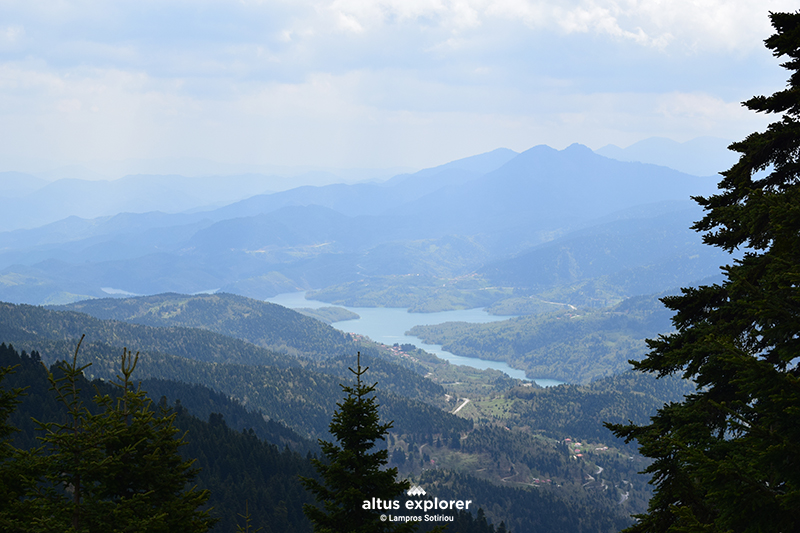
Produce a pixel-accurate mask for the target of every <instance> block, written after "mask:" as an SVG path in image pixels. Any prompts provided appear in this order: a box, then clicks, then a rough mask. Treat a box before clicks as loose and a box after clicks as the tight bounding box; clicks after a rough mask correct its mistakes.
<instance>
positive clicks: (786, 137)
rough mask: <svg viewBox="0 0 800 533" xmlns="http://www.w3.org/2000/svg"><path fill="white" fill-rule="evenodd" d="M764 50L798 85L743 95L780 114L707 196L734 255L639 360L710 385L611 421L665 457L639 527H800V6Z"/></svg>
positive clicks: (720, 236)
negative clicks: (627, 420)
mask: <svg viewBox="0 0 800 533" xmlns="http://www.w3.org/2000/svg"><path fill="white" fill-rule="evenodd" d="M770 18H771V21H772V25H773V27H774V28H775V30H776V33H775V34H774V35H773V36H771V37H770V38H769V39H767V40H766V41H765V42H766V45H767V47H768V48H769V49H771V50H772V51H773V54H774V55H775V56H777V57H786V58H788V60H787V61H786V62H785V63H783V65H782V66H783V67H785V68H786V69H788V70H789V71H790V72H791V76H790V79H789V83H788V87H787V88H786V89H785V90H782V91H779V92H777V93H775V94H773V95H772V96H769V97H765V96H758V97H755V98H752V99H751V100H749V101H747V102H745V105H746V106H747V107H748V108H750V109H752V110H754V111H757V112H765V113H777V114H781V115H782V116H781V118H780V120H779V121H776V122H774V123H773V124H771V125H770V126H769V127H768V129H767V130H766V131H764V132H763V133H753V134H751V135H750V136H748V137H747V138H746V139H745V140H744V141H742V142H738V143H734V144H733V145H731V149H732V150H735V151H737V152H739V153H740V154H741V156H740V159H739V161H738V162H737V163H736V164H735V165H734V166H733V167H732V168H731V169H730V170H728V171H727V172H723V173H722V174H723V179H722V181H721V182H720V184H719V187H720V192H719V193H717V194H715V195H712V196H710V197H707V198H703V197H699V198H696V200H697V201H698V202H699V203H700V205H702V206H703V208H704V209H705V210H706V214H705V216H704V218H703V219H702V220H700V221H699V222H697V223H696V224H695V226H694V228H695V229H696V230H698V231H703V232H706V233H705V235H704V241H705V242H706V243H707V244H711V245H714V246H719V247H721V248H723V249H725V250H727V251H733V250H735V249H737V248H739V247H744V248H745V253H744V256H743V258H742V259H741V260H736V261H734V262H733V264H732V265H729V266H727V267H724V268H723V272H724V276H725V278H724V281H723V282H722V283H721V284H720V285H712V286H702V287H698V288H691V289H683V291H682V295H680V296H675V297H670V298H665V299H664V303H665V304H666V305H667V307H669V308H670V309H672V310H674V311H676V314H675V316H674V318H673V323H674V325H675V327H676V330H677V331H676V332H675V333H674V334H670V335H666V336H660V337H659V338H658V339H656V340H652V341H649V346H650V348H651V349H652V351H651V353H650V354H649V355H648V356H647V358H645V359H644V360H642V361H641V362H638V363H634V366H635V367H636V368H637V369H639V370H642V371H645V372H652V373H655V374H658V375H659V376H665V375H670V374H682V375H683V376H684V377H686V378H689V379H693V380H695V382H696V383H697V386H698V392H696V393H695V394H692V395H690V396H688V397H686V398H685V400H684V401H683V402H681V403H673V404H669V405H666V406H664V407H663V408H662V409H661V410H660V411H659V412H658V414H657V415H656V416H655V417H653V418H652V419H651V423H650V424H649V425H646V426H641V427H638V426H635V425H626V426H622V425H614V426H610V427H611V428H612V429H613V430H614V431H615V433H616V434H617V435H618V436H623V437H625V438H626V439H627V440H632V439H636V440H638V442H639V444H640V446H641V452H642V453H643V454H644V455H646V456H648V457H652V458H653V459H655V461H654V462H653V464H652V465H651V466H650V467H649V468H648V469H647V472H650V473H652V474H653V480H652V483H654V484H655V485H656V492H655V495H654V497H653V498H652V500H651V502H650V506H649V509H648V512H647V514H644V515H641V516H639V517H638V518H639V522H638V523H637V524H636V525H634V526H633V527H631V528H630V529H629V530H628V531H632V532H645V531H647V532H661V531H706V532H723V531H724V532H749V531H752V532H757V531H758V532H761V531H784V532H786V531H796V530H797V527H798V524H800V456H799V455H798V454H797V446H796V443H797V442H800V379H799V378H800V368H798V357H800V13H773V14H770Z"/></svg>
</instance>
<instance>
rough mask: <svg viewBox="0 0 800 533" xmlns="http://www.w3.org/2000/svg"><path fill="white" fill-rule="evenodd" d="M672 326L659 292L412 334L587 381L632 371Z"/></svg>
mask: <svg viewBox="0 0 800 533" xmlns="http://www.w3.org/2000/svg"><path fill="white" fill-rule="evenodd" d="M670 329H671V324H670V313H669V312H668V311H667V310H666V309H665V308H664V306H663V304H661V302H659V301H658V296H641V297H636V298H631V299H628V300H625V301H623V302H621V303H620V304H618V305H617V306H615V307H612V308H603V309H590V308H570V307H567V308H565V309H562V310H560V311H556V312H553V313H548V314H539V315H532V316H523V317H519V318H513V319H509V320H504V321H501V322H491V323H487V324H470V323H466V322H448V323H445V324H439V325H435V326H415V327H414V328H412V329H411V331H410V332H409V334H411V335H415V336H417V337H419V338H421V339H423V340H424V341H425V342H428V343H431V344H441V345H442V346H443V348H444V349H445V350H448V351H450V352H453V353H457V354H460V355H463V356H466V357H479V358H482V359H489V360H496V361H505V362H507V363H508V364H509V365H511V366H512V367H514V368H521V369H524V370H525V372H526V373H527V375H528V376H536V377H543V378H553V379H559V380H564V381H569V382H572V383H581V382H583V383H587V382H589V381H591V380H592V379H594V378H597V377H600V376H609V375H612V374H617V373H620V372H624V371H626V370H628V369H629V368H630V365H629V363H628V361H629V360H631V359H640V358H641V357H643V356H644V354H645V352H646V350H647V346H646V345H645V342H644V340H645V339H647V338H652V337H655V336H657V335H658V334H661V333H667V332H668V331H670Z"/></svg>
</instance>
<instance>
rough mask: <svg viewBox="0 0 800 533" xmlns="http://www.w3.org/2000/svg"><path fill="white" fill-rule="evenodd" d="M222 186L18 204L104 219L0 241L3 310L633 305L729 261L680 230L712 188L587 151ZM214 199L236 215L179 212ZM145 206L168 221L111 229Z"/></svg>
mask: <svg viewBox="0 0 800 533" xmlns="http://www.w3.org/2000/svg"><path fill="white" fill-rule="evenodd" d="M5 178H8V179H7V180H6V181H5V182H4V183H5V184H6V185H5V186H6V188H7V189H9V190H11V189H14V188H15V187H16V189H14V190H17V191H21V190H22V189H24V187H22V186H23V185H24V183H25V182H24V180H21V177H20V176H19V175H16V174H14V175H6V176H5ZM228 183H231V182H229V181H227V180H226V181H224V182H223V181H220V180H216V181H215V180H213V179H211V178H208V179H204V180H200V181H191V180H189V179H188V178H182V177H180V176H170V177H154V176H140V177H137V178H134V177H130V178H126V179H124V180H118V181H116V182H102V183H99V184H98V183H96V182H76V181H74V180H73V181H66V180H62V181H59V182H54V183H51V184H49V185H46V186H44V187H42V188H40V189H38V190H36V191H35V192H33V193H31V194H28V195H23V196H21V197H20V198H18V200H17V201H15V202H12V203H11V204H12V205H11V206H10V208H9V209H8V210H6V211H5V215H6V216H10V215H9V213H11V214H13V213H16V214H17V215H16V216H18V218H19V220H23V219H25V216H28V218H27V219H28V220H32V219H33V218H35V217H36V216H40V215H38V214H36V213H41V212H44V213H47V216H50V217H58V216H61V215H63V214H65V213H66V212H68V211H69V210H70V209H74V208H75V207H76V206H78V207H80V206H86V207H85V209H86V212H87V213H97V212H99V211H103V210H104V211H105V212H106V213H109V214H108V215H107V216H101V217H96V218H90V217H81V218H78V217H75V216H69V217H66V218H62V219H61V220H58V221H55V222H52V223H49V224H46V225H42V226H39V227H37V228H34V229H25V230H22V229H20V230H14V231H7V232H2V233H0V300H6V301H10V302H20V303H35V304H41V303H53V304H56V303H67V302H71V301H76V300H80V299H85V298H97V297H105V296H108V295H109V294H155V293H163V292H180V293H197V292H201V291H214V290H223V291H226V292H231V293H235V294H241V295H244V296H249V297H254V298H262V299H263V298H266V297H270V296H273V295H275V294H278V293H281V292H289V291H295V290H306V289H322V288H326V287H330V286H335V285H339V284H347V283H350V284H353V283H355V284H359V283H366V282H367V280H370V279H373V278H376V277H381V279H384V281H386V279H388V283H390V284H391V283H392V281H391V276H408V275H421V276H428V277H430V276H433V277H434V278H448V277H458V276H465V275H477V276H479V277H480V278H481V279H483V281H484V282H485V284H486V285H487V286H488V285H498V284H499V285H503V286H507V287H509V288H513V289H520V290H523V291H528V292H530V291H539V290H547V289H552V288H553V287H555V286H558V285H570V284H574V283H575V282H579V281H582V280H587V279H592V278H596V277H598V276H601V277H602V276H604V277H605V278H604V279H605V280H606V281H605V282H604V283H611V284H612V285H614V286H615V287H616V288H615V289H614V290H612V291H611V292H612V293H615V294H617V295H618V296H620V297H624V296H630V295H633V294H635V293H637V291H642V292H645V293H651V292H653V291H656V290H663V289H665V288H669V287H674V286H675V284H681V283H685V282H687V281H693V280H694V279H699V278H700V277H706V276H708V275H711V274H712V273H713V272H715V269H716V268H717V267H718V266H719V264H720V261H721V258H720V256H719V254H715V253H713V252H712V251H710V249H708V248H707V247H704V246H701V245H700V239H699V236H698V235H696V234H695V233H694V232H692V231H689V230H687V227H688V225H689V224H690V223H691V222H692V220H693V219H696V218H697V217H699V216H700V213H699V211H697V209H694V211H691V209H692V207H691V205H692V204H691V203H690V201H689V197H690V196H691V195H707V194H710V193H713V191H714V190H715V185H716V178H713V177H697V176H692V175H689V174H686V173H682V172H678V171H676V170H673V169H670V168H667V167H664V166H658V165H652V164H646V163H637V162H624V161H618V160H616V159H611V158H608V157H604V156H602V155H599V154H597V153H594V152H592V151H591V150H589V149H588V148H586V147H585V146H582V145H578V144H575V145H572V146H569V147H567V148H566V149H564V150H555V149H553V148H550V147H547V146H543V145H542V146H536V147H533V148H531V149H530V150H526V151H525V152H522V153H519V154H518V153H516V152H513V151H511V150H505V149H499V150H495V151H492V152H488V153H485V154H480V155H477V156H473V157H469V158H465V159H461V160H458V161H453V162H451V163H448V164H445V165H442V166H440V167H436V168H432V169H425V170H422V171H419V172H417V173H414V174H406V175H398V176H395V177H394V178H392V179H390V180H388V181H386V182H383V183H358V184H351V185H346V184H336V185H326V186H320V187H312V186H303V187H298V188H295V189H290V190H287V191H282V192H277V193H266V194H255V195H253V194H249V196H248V197H247V198H244V199H241V200H238V201H232V199H231V196H233V195H242V194H244V193H245V191H246V190H247V189H248V188H249V190H250V191H251V192H252V191H255V190H257V189H258V187H259V186H260V185H259V184H260V183H261V182H260V181H259V179H258V178H257V177H249V178H245V177H242V178H241V179H240V180H239V181H238V182H233V185H230V186H229V185H228ZM190 184H192V185H193V195H192V196H187V195H185V194H183V192H182V191H184V190H185V189H186V188H187V187H189V186H190ZM226 187H230V190H229V191H228V192H225V191H226ZM20 194H22V193H20ZM212 197H213V198H214V199H216V200H218V201H220V202H225V201H227V202H229V203H227V205H224V206H222V207H218V208H213V209H206V210H201V209H195V210H194V211H192V212H183V213H177V212H174V211H180V210H182V209H186V208H188V207H195V208H198V207H199V206H200V204H202V202H204V201H208V200H210V199H211V198H212ZM105 198H113V199H114V202H113V203H104V202H106V200H104V199H105ZM171 202H172V203H171ZM137 203H139V204H141V205H144V206H150V207H152V208H154V209H156V208H157V209H162V210H161V211H151V212H146V213H132V212H119V213H116V214H111V213H115V212H116V211H124V210H125V209H127V208H129V207H132V206H133V205H134V204H137ZM54 205H55V206H56V207H54ZM165 211H173V212H171V213H168V212H165ZM24 213H29V215H24ZM656 213H658V216H654V214H656ZM598 254H599V255H598ZM676 262H677V263H676ZM667 264H669V265H671V266H669V267H668V268H662V267H661V266H663V265H667ZM660 265H661V266H660ZM637 268H638V269H640V271H639V272H638V273H636V272H633V270H635V269H637ZM565 269H566V270H565ZM641 269H645V270H644V271H642V270H641ZM624 272H632V274H630V275H628V274H624V275H623V274H622V273H624ZM620 275H622V276H623V278H625V279H621V278H620V279H617V280H616V281H615V280H614V279H612V278H613V276H617V277H618V278H619V276H620ZM386 276H389V278H386ZM659 276H661V277H660V278H659ZM665 276H666V277H665ZM692 276H697V278H694V277H692ZM657 278H658V279H657ZM609 280H610V281H609ZM371 301H374V299H373V300H371ZM383 305H391V300H387V301H386V302H385V303H383Z"/></svg>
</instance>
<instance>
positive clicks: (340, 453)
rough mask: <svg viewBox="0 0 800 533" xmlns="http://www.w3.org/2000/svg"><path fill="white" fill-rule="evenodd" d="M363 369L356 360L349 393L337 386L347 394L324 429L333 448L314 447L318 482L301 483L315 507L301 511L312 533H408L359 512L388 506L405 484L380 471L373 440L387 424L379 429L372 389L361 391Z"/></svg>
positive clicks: (383, 457) (384, 455)
mask: <svg viewBox="0 0 800 533" xmlns="http://www.w3.org/2000/svg"><path fill="white" fill-rule="evenodd" d="M368 369H369V367H366V368H362V367H361V353H360V352H359V353H358V356H357V370H353V369H352V368H350V369H349V370H350V371H351V372H352V373H353V374H355V376H356V384H355V386H354V387H352V386H346V385H341V387H342V390H343V391H344V392H345V393H346V394H347V396H346V398H345V399H344V400H343V401H342V402H341V403H338V404H337V406H338V407H339V408H338V409H337V410H336V412H335V413H334V415H333V419H332V420H331V423H330V432H331V434H332V435H333V436H334V437H336V439H337V441H338V445H337V444H334V443H331V442H327V441H324V440H321V439H320V441H319V443H320V447H321V448H322V453H323V455H324V458H325V460H324V461H323V460H318V459H314V460H313V462H314V466H315V468H316V469H317V472H318V473H319V476H320V478H321V481H318V480H316V479H310V478H303V484H304V485H305V486H306V488H307V489H308V490H310V491H311V492H312V493H313V494H314V496H316V498H317V501H318V502H319V504H320V505H321V507H315V506H312V505H306V506H305V507H304V511H305V513H306V516H308V518H309V519H310V520H311V522H312V523H313V524H314V531H315V532H317V533H345V532H346V533H381V532H395V531H397V532H400V531H414V530H415V527H414V525H413V524H410V523H408V524H405V523H400V524H398V523H396V522H389V521H382V520H381V519H380V516H381V514H391V512H387V511H382V510H375V509H365V508H364V507H365V506H364V502H366V501H369V502H372V499H373V498H375V499H376V500H380V501H381V502H390V501H393V500H395V499H398V498H399V497H400V496H401V495H402V494H403V492H404V491H405V490H407V489H408V488H409V486H410V485H409V482H408V481H407V480H404V481H397V479H396V478H397V468H386V465H387V463H388V456H389V454H388V450H386V449H382V450H379V449H377V448H376V446H375V445H376V442H377V441H378V440H386V432H387V431H388V430H389V429H390V428H391V427H392V423H391V422H389V423H385V424H381V423H380V417H379V415H378V403H377V401H376V399H375V396H374V392H375V387H376V386H377V383H374V384H373V385H366V384H365V383H364V382H363V381H362V376H363V375H364V373H366V372H367V370H368Z"/></svg>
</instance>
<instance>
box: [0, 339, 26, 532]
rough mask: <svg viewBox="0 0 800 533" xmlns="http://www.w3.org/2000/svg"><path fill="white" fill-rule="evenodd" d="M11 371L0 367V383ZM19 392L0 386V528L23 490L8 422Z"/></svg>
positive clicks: (7, 523)
mask: <svg viewBox="0 0 800 533" xmlns="http://www.w3.org/2000/svg"><path fill="white" fill-rule="evenodd" d="M3 347H5V345H3ZM13 371H14V368H9V367H0V385H2V382H3V379H4V378H5V376H6V375H7V374H9V373H11V372H13ZM20 394H22V390H21V389H14V390H6V389H5V388H0V530H8V529H9V526H10V523H9V522H8V520H7V516H8V515H9V513H10V512H11V510H12V509H13V508H14V507H15V506H16V504H17V501H18V500H19V497H20V496H21V494H22V493H23V492H24V485H23V484H22V483H21V479H20V476H21V472H20V469H19V464H17V463H16V462H15V461H14V460H13V459H14V454H15V449H14V448H13V447H12V446H11V442H10V437H11V435H12V434H13V433H14V432H15V431H17V430H16V428H14V427H13V426H12V425H11V424H9V423H8V418H9V415H10V414H11V413H12V412H13V411H14V408H15V407H16V406H17V404H18V403H19V400H18V397H19V395H20Z"/></svg>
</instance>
